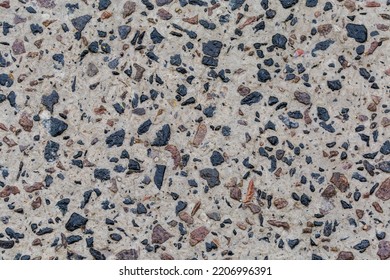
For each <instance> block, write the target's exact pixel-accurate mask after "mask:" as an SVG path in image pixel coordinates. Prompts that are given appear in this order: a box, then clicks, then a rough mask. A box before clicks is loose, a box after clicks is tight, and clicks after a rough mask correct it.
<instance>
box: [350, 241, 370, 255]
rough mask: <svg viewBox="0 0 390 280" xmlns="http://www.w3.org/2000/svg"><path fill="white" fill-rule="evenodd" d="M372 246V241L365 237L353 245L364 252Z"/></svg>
mask: <svg viewBox="0 0 390 280" xmlns="http://www.w3.org/2000/svg"><path fill="white" fill-rule="evenodd" d="M369 246H370V241H368V240H367V239H363V240H362V241H360V243H358V244H356V245H355V246H353V248H354V249H355V250H359V252H360V253H363V252H364V251H365V250H366V249H367V248H368V247H369Z"/></svg>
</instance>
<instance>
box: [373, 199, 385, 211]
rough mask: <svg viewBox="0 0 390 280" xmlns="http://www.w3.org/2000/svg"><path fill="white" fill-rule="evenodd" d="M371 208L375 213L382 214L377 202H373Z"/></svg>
mask: <svg viewBox="0 0 390 280" xmlns="http://www.w3.org/2000/svg"><path fill="white" fill-rule="evenodd" d="M372 206H373V207H374V209H375V211H376V212H378V213H383V209H382V207H381V206H380V204H379V203H378V202H377V201H374V202H373V203H372Z"/></svg>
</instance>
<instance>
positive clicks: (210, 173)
mask: <svg viewBox="0 0 390 280" xmlns="http://www.w3.org/2000/svg"><path fill="white" fill-rule="evenodd" d="M199 175H200V177H201V178H202V179H204V180H206V181H207V184H208V185H209V187H210V188H213V187H215V186H218V185H220V184H221V181H219V172H218V170H217V169H215V168H204V169H202V170H200V171H199Z"/></svg>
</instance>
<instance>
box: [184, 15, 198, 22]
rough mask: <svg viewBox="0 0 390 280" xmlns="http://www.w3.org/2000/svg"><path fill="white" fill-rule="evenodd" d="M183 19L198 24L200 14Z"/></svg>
mask: <svg viewBox="0 0 390 280" xmlns="http://www.w3.org/2000/svg"><path fill="white" fill-rule="evenodd" d="M183 21H184V22H187V23H189V24H198V15H195V16H193V17H190V18H183Z"/></svg>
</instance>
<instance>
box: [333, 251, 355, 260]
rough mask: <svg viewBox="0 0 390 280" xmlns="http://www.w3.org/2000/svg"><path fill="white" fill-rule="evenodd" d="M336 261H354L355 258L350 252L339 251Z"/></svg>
mask: <svg viewBox="0 0 390 280" xmlns="http://www.w3.org/2000/svg"><path fill="white" fill-rule="evenodd" d="M337 259H338V260H354V259H355V257H354V255H353V254H352V252H349V251H341V252H340V253H339V255H338V256H337Z"/></svg>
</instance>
